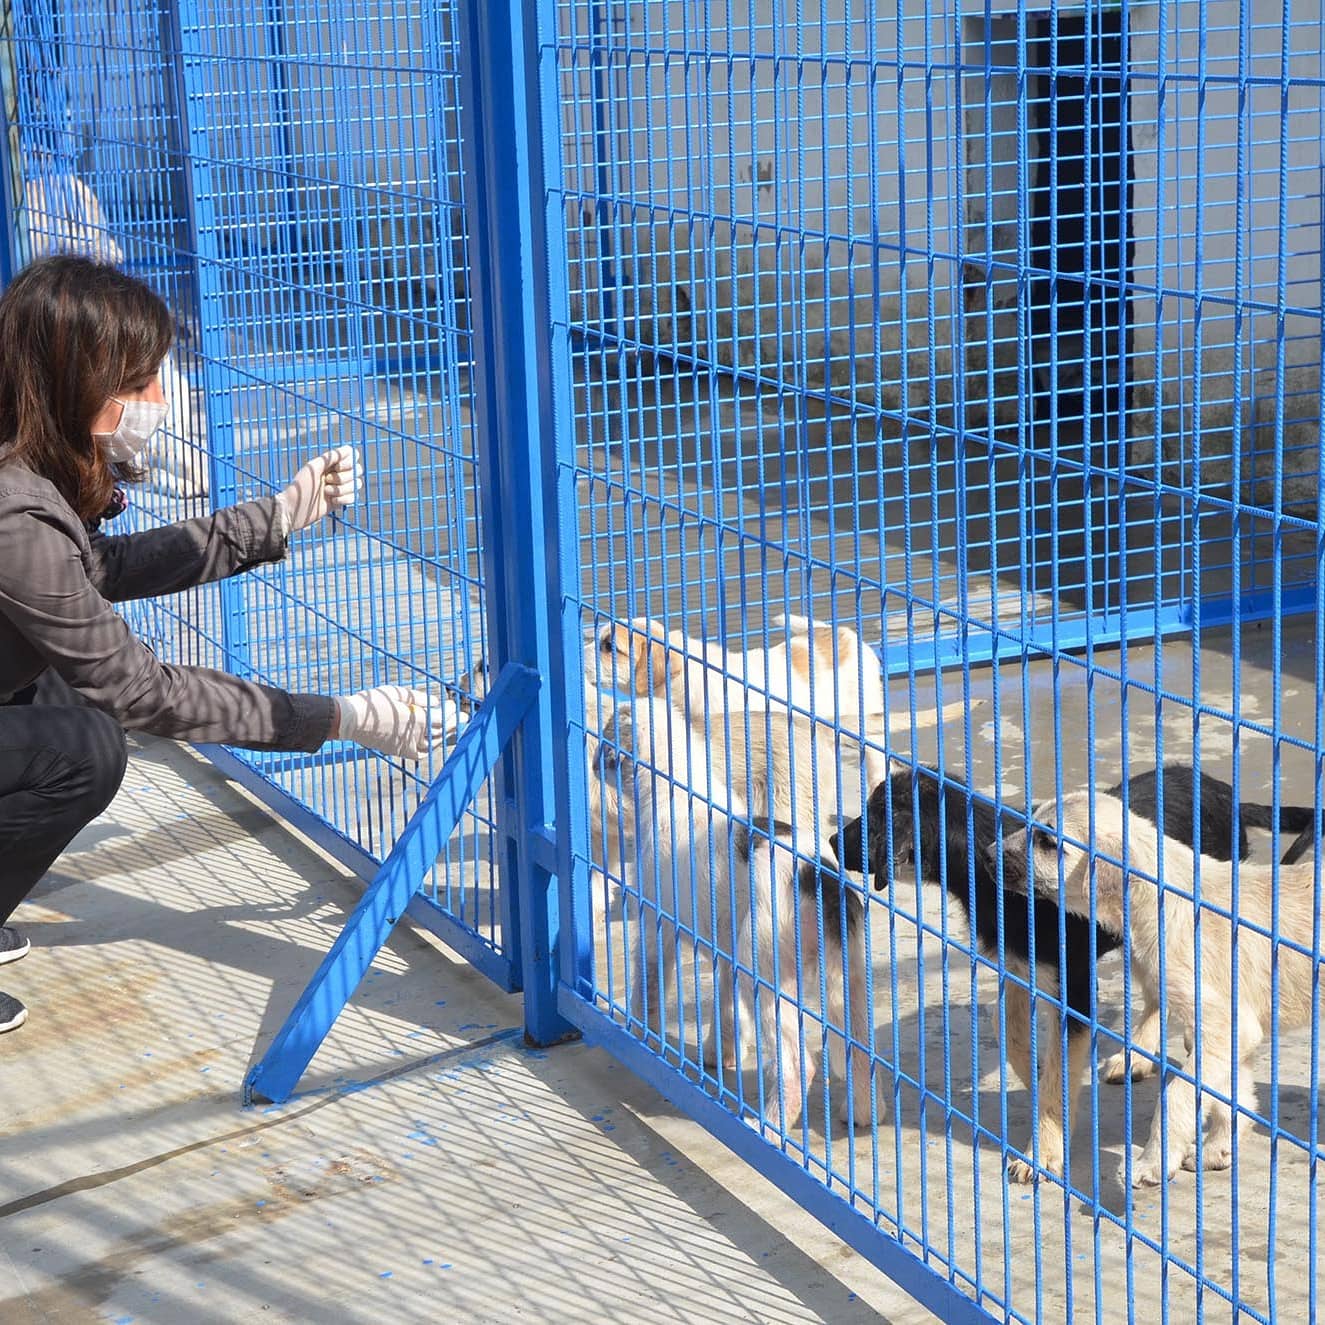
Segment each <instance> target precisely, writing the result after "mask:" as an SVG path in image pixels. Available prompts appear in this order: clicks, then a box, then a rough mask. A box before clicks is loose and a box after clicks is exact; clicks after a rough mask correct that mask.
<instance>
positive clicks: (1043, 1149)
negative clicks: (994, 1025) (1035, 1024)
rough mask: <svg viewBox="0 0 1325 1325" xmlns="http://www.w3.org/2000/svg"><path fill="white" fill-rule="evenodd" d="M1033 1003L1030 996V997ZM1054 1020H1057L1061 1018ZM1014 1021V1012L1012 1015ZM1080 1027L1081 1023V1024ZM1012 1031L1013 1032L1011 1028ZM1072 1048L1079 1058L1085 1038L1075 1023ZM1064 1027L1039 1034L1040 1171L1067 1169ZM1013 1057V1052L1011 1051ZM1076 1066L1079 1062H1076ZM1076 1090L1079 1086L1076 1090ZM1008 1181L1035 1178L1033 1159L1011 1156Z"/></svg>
mask: <svg viewBox="0 0 1325 1325" xmlns="http://www.w3.org/2000/svg"><path fill="white" fill-rule="evenodd" d="M1027 1003H1028V1005H1029V997H1028V999H1027ZM1051 1020H1053V1021H1055V1022H1056V1021H1057V1018H1052V1019H1051ZM1008 1021H1009V1024H1011V1015H1010V1014H1009V1018H1008ZM1026 1028H1027V1031H1029V1029H1030V1023H1029V1018H1028V1020H1027V1022H1026ZM1077 1030H1078V1031H1079V1030H1080V1027H1079V1026H1078V1027H1077ZM1009 1035H1010V1032H1009ZM1068 1035H1069V1039H1068V1050H1069V1053H1070V1054H1072V1055H1073V1057H1074V1058H1075V1053H1074V1050H1075V1045H1074V1044H1073V1041H1074V1040H1078V1039H1080V1038H1081V1036H1080V1035H1079V1034H1073V1031H1072V1027H1071V1025H1069V1031H1068ZM1061 1037H1062V1031H1061V1027H1060V1026H1058V1025H1053V1026H1051V1027H1050V1028H1049V1029H1048V1032H1047V1033H1046V1034H1044V1035H1041V1036H1040V1037H1039V1040H1040V1043H1039V1048H1040V1076H1039V1082H1038V1085H1037V1088H1036V1092H1035V1093H1036V1097H1037V1098H1036V1109H1037V1114H1038V1116H1037V1118H1036V1128H1037V1131H1038V1135H1039V1142H1040V1163H1039V1171H1043V1172H1046V1173H1053V1174H1058V1175H1060V1176H1061V1174H1062V1172H1063V1133H1064V1128H1063V1047H1062V1038H1061ZM1029 1050H1030V1046H1029V1043H1028V1044H1027V1062H1028V1065H1027V1070H1028V1071H1029V1070H1030V1067H1029ZM1009 1058H1011V1054H1009ZM1074 1066H1075V1063H1074ZM1073 1093H1074V1094H1075V1090H1074V1092H1073ZM1034 1144H1035V1141H1034V1138H1033V1137H1032V1138H1030V1139H1028V1140H1027V1143H1026V1153H1027V1154H1028V1155H1029V1154H1032V1153H1033V1148H1034ZM1007 1171H1008V1181H1009V1182H1034V1181H1035V1178H1036V1175H1037V1168H1036V1166H1035V1165H1034V1164H1032V1163H1031V1162H1030V1161H1029V1160H1023V1159H1009V1160H1008V1170H1007Z"/></svg>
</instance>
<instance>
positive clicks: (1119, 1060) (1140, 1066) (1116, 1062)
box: [1100, 1050, 1155, 1085]
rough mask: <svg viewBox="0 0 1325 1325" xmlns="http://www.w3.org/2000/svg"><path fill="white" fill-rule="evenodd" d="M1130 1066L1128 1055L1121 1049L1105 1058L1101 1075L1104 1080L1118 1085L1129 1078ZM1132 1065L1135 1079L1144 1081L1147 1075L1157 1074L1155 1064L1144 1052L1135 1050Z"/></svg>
mask: <svg viewBox="0 0 1325 1325" xmlns="http://www.w3.org/2000/svg"><path fill="white" fill-rule="evenodd" d="M1128 1067H1129V1063H1128V1055H1127V1054H1126V1053H1125V1052H1123V1051H1121V1050H1120V1051H1119V1052H1118V1053H1116V1054H1113V1055H1112V1056H1111V1057H1109V1058H1106V1059H1105V1060H1104V1066H1103V1067H1101V1068H1100V1077H1101V1079H1102V1080H1104V1081H1108V1082H1112V1083H1113V1084H1114V1085H1118V1084H1119V1083H1120V1082H1123V1081H1126V1080H1127V1076H1128ZM1130 1067H1131V1077H1132V1080H1133V1081H1144V1080H1145V1079H1146V1078H1147V1077H1153V1076H1154V1075H1155V1064H1154V1063H1152V1062H1151V1061H1150V1059H1148V1058H1147V1057H1146V1056H1145V1055H1144V1054H1139V1053H1135V1052H1134V1053H1133V1054H1132V1055H1131V1063H1130Z"/></svg>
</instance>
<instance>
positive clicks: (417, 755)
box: [336, 686, 456, 759]
mask: <svg viewBox="0 0 1325 1325" xmlns="http://www.w3.org/2000/svg"><path fill="white" fill-rule="evenodd" d="M336 707H337V710H338V712H339V715H340V722H339V724H338V726H337V729H336V736H337V737H338V738H339V739H340V740H342V741H354V742H355V743H356V744H358V745H362V746H366V747H367V748H368V749H369V750H381V751H382V753H383V754H388V755H394V756H395V757H396V758H397V759H423V758H424V757H426V755H427V754H428V751H429V750H430V749H431V748H432V747H433V746H435V745H438V744H440V742H441V741H442V739H443V737H444V735H445V733H446V732H447V731H448V730H449V729H450V728H452V727H454V726H455V723H456V709H455V705H454V703H452V701H451V700H449V699H445V698H443V697H442V696H441V695H440V694H437V693H436V692H433V691H429V690H407V689H406V688H405V687H403V686H378V687H377V688H376V689H375V690H360V691H359V692H358V693H357V694H354V695H341V696H340V697H339V698H338V699H337V700H336Z"/></svg>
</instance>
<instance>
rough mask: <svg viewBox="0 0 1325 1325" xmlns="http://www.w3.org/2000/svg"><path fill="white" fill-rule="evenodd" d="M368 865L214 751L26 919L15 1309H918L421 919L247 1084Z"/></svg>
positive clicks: (68, 1316)
mask: <svg viewBox="0 0 1325 1325" xmlns="http://www.w3.org/2000/svg"><path fill="white" fill-rule="evenodd" d="M359 892H360V885H359V883H358V882H357V881H356V880H354V879H353V878H351V877H349V876H348V875H347V873H346V872H345V871H344V870H343V869H342V868H341V867H339V866H338V865H336V864H335V863H333V862H331V861H330V860H329V859H328V858H326V857H325V856H323V855H321V854H320V853H319V852H317V851H316V850H315V849H314V848H312V847H311V846H309V845H308V844H307V843H306V842H305V841H304V840H302V839H300V838H298V837H297V836H295V835H293V834H292V833H291V832H290V830H289V829H288V828H287V827H285V826H284V825H283V824H281V823H279V822H277V821H276V820H275V819H273V818H272V817H271V816H270V815H269V814H268V813H267V812H266V811H265V810H264V809H262V808H260V807H259V806H257V805H256V804H255V803H254V802H253V801H251V800H250V799H249V798H248V797H247V796H246V795H245V794H244V793H243V792H241V791H240V790H239V789H238V788H236V787H234V786H233V785H232V784H229V783H226V782H224V781H223V780H222V779H221V778H220V777H219V776H218V775H217V774H216V772H215V771H214V770H213V769H212V767H211V766H210V765H209V764H207V763H205V762H204V761H203V760H201V759H200V758H199V757H198V756H197V755H196V754H194V753H193V752H192V751H190V750H187V749H185V748H183V747H179V746H174V745H170V744H166V743H159V742H154V741H142V742H135V743H134V748H133V757H132V760H131V763H130V768H129V774H128V777H127V779H126V781H125V784H124V789H123V791H122V792H121V794H120V796H119V798H118V799H117V800H116V802H115V803H114V805H113V806H112V807H111V809H110V811H109V812H108V813H107V814H106V815H105V816H104V817H103V818H102V819H100V820H98V821H97V822H96V823H95V824H93V825H92V826H91V827H89V828H88V829H87V830H86V831H85V832H84V833H83V834H82V836H81V837H80V838H79V839H78V841H77V843H76V844H75V848H74V849H73V850H72V851H71V852H70V853H69V854H68V855H67V856H66V857H64V858H63V859H62V860H61V862H60V864H59V866H58V869H57V871H56V872H55V873H54V874H53V875H52V876H51V877H50V878H48V880H47V881H46V882H45V883H44V884H43V885H42V886H41V888H40V889H39V890H38V892H37V894H36V895H35V897H34V898H33V899H32V901H30V902H29V903H27V904H26V905H25V906H24V907H23V908H21V910H20V911H19V913H18V915H17V917H16V920H17V922H19V923H21V926H22V928H23V930H24V932H25V933H27V934H28V936H29V937H30V938H31V940H32V944H33V951H32V953H31V955H30V956H29V957H28V958H27V959H26V960H24V961H23V962H21V963H19V964H18V965H16V966H11V967H6V968H5V969H4V970H3V971H0V987H3V988H5V989H7V990H9V991H10V992H12V993H14V994H15V995H17V996H19V997H20V998H22V999H23V1000H24V1001H25V1002H26V1003H27V1004H28V1006H29V1008H30V1009H31V1018H30V1020H29V1022H28V1024H27V1025H26V1026H25V1027H23V1028H22V1029H20V1030H19V1031H17V1032H15V1033H13V1034H10V1035H7V1036H5V1037H3V1038H2V1039H0V1101H2V1102H3V1103H2V1106H0V1107H3V1114H2V1115H0V1322H3V1323H4V1325H31V1323H35V1322H45V1321H59V1322H73V1321H84V1320H86V1321H112V1322H118V1323H119V1325H129V1323H130V1322H153V1323H161V1325H174V1323H175V1322H183V1321H189V1322H193V1321H254V1320H262V1321H300V1322H303V1321H317V1322H320V1321H330V1322H338V1321H365V1322H367V1321H372V1322H378V1321H383V1320H420V1321H422V1320H428V1321H434V1320H440V1319H449V1320H456V1321H486V1320H494V1321H496V1320H509V1319H511V1318H518V1319H521V1320H530V1321H641V1320H650V1321H692V1320H693V1321H700V1320H703V1321H733V1322H736V1321H740V1322H748V1321H769V1322H791V1321H811V1320H826V1321H834V1322H841V1321H845V1322H851V1321H867V1320H880V1319H883V1320H891V1321H898V1322H906V1321H916V1320H927V1319H929V1317H928V1315H927V1313H925V1312H924V1311H923V1310H921V1309H920V1308H918V1307H917V1306H915V1305H914V1304H913V1303H912V1302H911V1301H910V1299H908V1298H906V1297H905V1296H904V1295H903V1294H902V1293H901V1292H900V1291H899V1290H898V1289H896V1288H895V1287H894V1286H893V1285H892V1284H891V1283H890V1282H889V1281H888V1280H887V1279H886V1278H884V1276H882V1275H881V1274H880V1273H879V1272H878V1271H876V1270H875V1269H873V1268H872V1267H871V1266H869V1265H868V1264H867V1263H866V1262H865V1261H863V1260H862V1259H861V1258H860V1257H858V1256H857V1255H855V1254H854V1253H853V1252H851V1251H850V1250H849V1249H847V1248H846V1247H845V1246H844V1245H843V1244H842V1243H841V1242H839V1241H838V1240H837V1239H836V1238H835V1237H834V1236H833V1235H832V1234H831V1233H829V1232H828V1231H827V1230H826V1229H824V1228H823V1227H822V1226H821V1225H819V1224H818V1223H816V1222H815V1221H813V1220H811V1219H810V1218H809V1217H808V1216H806V1215H804V1214H803V1213H801V1212H800V1210H799V1209H798V1207H796V1206H795V1205H793V1204H792V1203H791V1202H790V1201H789V1200H787V1199H786V1198H785V1197H783V1196H782V1195H781V1193H779V1192H777V1191H776V1190H775V1189H774V1188H772V1186H771V1185H770V1184H769V1183H768V1182H766V1181H765V1180H764V1179H762V1178H760V1177H759V1176H757V1175H756V1174H755V1173H753V1172H752V1171H751V1170H750V1169H749V1167H748V1166H746V1165H745V1164H743V1163H741V1162H740V1161H738V1160H736V1159H735V1158H734V1157H732V1156H731V1154H730V1153H729V1152H728V1151H726V1150H725V1149H724V1148H722V1147H721V1146H719V1145H718V1144H717V1143H716V1142H714V1141H712V1140H710V1139H709V1138H708V1137H707V1136H706V1134H704V1133H703V1132H702V1131H701V1130H700V1129H699V1128H697V1127H696V1126H694V1125H693V1124H691V1123H689V1122H688V1121H686V1120H684V1119H682V1118H680V1117H679V1116H678V1115H677V1114H676V1112H675V1111H673V1110H672V1109H671V1108H670V1107H669V1106H667V1105H666V1104H665V1103H664V1101H663V1100H661V1099H660V1098H659V1097H658V1096H657V1095H656V1094H655V1093H654V1092H653V1091H652V1090H651V1089H650V1088H649V1087H647V1086H645V1085H643V1084H641V1083H640V1082H639V1081H638V1080H636V1079H635V1078H633V1077H632V1076H631V1075H630V1074H629V1073H628V1072H626V1071H625V1070H624V1069H622V1068H619V1067H617V1066H615V1065H614V1064H613V1062H612V1061H611V1060H610V1059H609V1058H608V1057H607V1056H606V1055H605V1054H603V1053H602V1052H600V1051H597V1050H593V1049H590V1048H587V1047H586V1046H584V1045H570V1046H565V1047H562V1048H558V1049H554V1050H551V1051H547V1052H543V1051H536V1050H528V1049H526V1048H525V1047H524V1046H523V1044H522V1041H521V1037H520V1034H519V1026H520V1005H519V1001H518V999H517V998H514V997H510V996H505V995H501V994H499V993H498V992H497V991H496V990H495V988H494V987H493V986H491V985H490V984H489V983H488V982H487V981H486V980H485V979H484V978H483V977H481V976H479V975H477V974H475V973H474V972H473V971H472V970H470V969H469V968H468V967H466V966H465V965H463V964H461V963H460V962H459V961H458V960H456V959H455V958H454V957H453V956H451V955H450V954H448V953H447V952H446V951H445V950H443V949H441V948H440V947H438V946H437V945H436V944H434V942H433V941H432V940H431V938H427V937H424V936H420V935H418V934H416V933H414V932H411V931H408V930H403V929H402V931H401V932H398V933H397V935H396V936H395V938H394V939H393V940H392V942H391V943H390V945H389V947H388V948H387V950H386V951H385V952H384V953H383V954H382V957H381V959H380V960H379V961H378V963H377V964H376V966H375V967H374V969H373V971H372V972H371V974H370V976H369V978H368V980H367V981H366V983H365V985H364V987H363V988H362V990H361V991H360V993H359V995H358V996H357V997H356V999H355V1000H354V1003H353V1005H352V1006H351V1007H350V1008H349V1009H348V1010H347V1011H346V1013H345V1014H344V1015H343V1016H342V1017H341V1019H340V1021H339V1022H338V1024H337V1025H336V1027H335V1028H334V1030H333V1032H332V1034H331V1036H330V1038H329V1040H328V1042H327V1044H326V1045H325V1046H324V1048H323V1050H322V1052H321V1053H320V1054H319V1055H318V1057H317V1058H316V1059H315V1061H314V1063H313V1064H312V1067H311V1068H310V1070H309V1072H308V1074H307V1076H306V1077H305V1079H304V1081H303V1082H302V1084H301V1089H300V1092H299V1094H298V1095H297V1096H296V1097H295V1098H294V1099H293V1100H292V1101H290V1103H289V1104H287V1105H285V1106H283V1107H279V1108H276V1107H268V1108H259V1109H258V1110H254V1111H249V1112H244V1111H241V1109H240V1086H241V1082H242V1080H243V1077H244V1074H245V1072H246V1070H247V1069H248V1067H249V1066H250V1065H251V1063H252V1062H253V1061H254V1056H255V1053H256V1052H260V1051H261V1049H262V1048H265V1046H266V1045H267V1044H268V1043H269V1042H270V1039H271V1036H272V1035H273V1034H274V1033H275V1031H276V1029H277V1027H278V1026H279V1025H280V1023H281V1021H282V1019H283V1018H284V1016H285V1014H286V1013H287V1011H288V1010H289V1008H290V1007H291V1005H292V1003H293V1002H294V999H295V998H296V997H297V995H298V993H299V991H300V990H301V988H302V987H303V984H304V982H305V980H306V979H307V977H308V976H309V974H310V973H311V972H312V970H313V969H314V967H315V966H316V964H317V962H318V961H319V959H320V957H321V955H322V954H323V953H324V952H325V951H326V949H327V947H328V945H329V944H330V943H331V942H332V940H333V938H334V936H335V934H336V933H337V932H338V929H339V926H340V924H341V922H342V920H343V918H344V916H345V914H346V912H347V910H348V909H349V907H350V906H352V904H353V903H354V901H355V899H356V898H357V897H358V895H359Z"/></svg>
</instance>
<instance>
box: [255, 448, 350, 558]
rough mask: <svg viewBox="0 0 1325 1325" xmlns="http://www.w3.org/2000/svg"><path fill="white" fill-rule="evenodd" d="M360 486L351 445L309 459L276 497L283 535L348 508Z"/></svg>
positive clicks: (304, 527) (305, 527)
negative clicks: (282, 520)
mask: <svg viewBox="0 0 1325 1325" xmlns="http://www.w3.org/2000/svg"><path fill="white" fill-rule="evenodd" d="M362 483H363V470H362V469H360V468H359V456H358V453H357V452H356V451H355V449H354V447H352V446H338V447H337V448H336V449H335V450H334V451H327V452H324V453H323V454H322V455H320V456H318V457H317V458H316V459H314V460H310V461H309V462H308V463H307V464H306V465H305V466H304V467H303V468H302V469H301V470H300V471H299V472H298V473H297V474H296V475H295V476H294V479H293V481H292V482H291V483H290V486H289V487H288V488H286V489H285V490H284V491H283V492H281V493H280V494H279V495H278V496H277V498H276V500H277V501H278V502H279V503H280V506H281V511H282V513H283V516H284V519H285V532H286V536H287V537H288V536H289V535H290V534H293V533H297V532H298V531H299V530H300V529H307V528H308V527H309V525H314V524H316V523H317V522H318V521H319V520H324V519H326V517H327V516H328V515H330V514H331V513H332V511H338V510H340V509H341V507H343V506H348V505H349V504H350V503H351V502H353V501H354V500H355V499H356V498H357V497H358V495H359V489H360V487H361V486H362Z"/></svg>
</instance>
